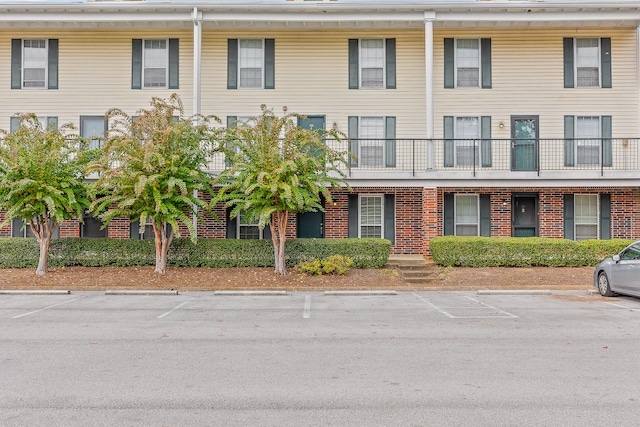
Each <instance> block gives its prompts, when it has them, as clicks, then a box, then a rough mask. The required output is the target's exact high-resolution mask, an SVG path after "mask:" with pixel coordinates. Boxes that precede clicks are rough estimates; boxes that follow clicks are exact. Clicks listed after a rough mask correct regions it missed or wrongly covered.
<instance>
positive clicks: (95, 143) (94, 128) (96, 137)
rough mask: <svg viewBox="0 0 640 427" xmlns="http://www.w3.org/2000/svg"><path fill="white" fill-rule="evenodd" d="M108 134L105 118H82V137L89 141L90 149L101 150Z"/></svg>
mask: <svg viewBox="0 0 640 427" xmlns="http://www.w3.org/2000/svg"><path fill="white" fill-rule="evenodd" d="M106 132H107V121H106V120H105V118H104V116H80V136H81V137H82V138H84V139H85V140H87V141H89V148H100V147H101V146H102V139H103V138H104V136H105V133H106Z"/></svg>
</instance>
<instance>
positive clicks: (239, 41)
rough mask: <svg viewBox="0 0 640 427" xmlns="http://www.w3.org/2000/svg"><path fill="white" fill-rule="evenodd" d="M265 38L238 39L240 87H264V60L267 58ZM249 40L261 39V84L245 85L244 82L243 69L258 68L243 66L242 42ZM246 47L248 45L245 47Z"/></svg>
mask: <svg viewBox="0 0 640 427" xmlns="http://www.w3.org/2000/svg"><path fill="white" fill-rule="evenodd" d="M264 40H265V39H238V89H248V90H251V89H264V60H265V54H266V50H265V45H264V44H265V42H264ZM247 41H260V43H261V56H260V86H244V85H243V84H242V77H241V75H242V70H243V69H244V68H252V69H253V68H256V67H247V66H243V61H242V50H243V47H242V42H247ZM244 49H246V47H245V48H244Z"/></svg>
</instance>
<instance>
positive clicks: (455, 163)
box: [210, 138, 640, 180]
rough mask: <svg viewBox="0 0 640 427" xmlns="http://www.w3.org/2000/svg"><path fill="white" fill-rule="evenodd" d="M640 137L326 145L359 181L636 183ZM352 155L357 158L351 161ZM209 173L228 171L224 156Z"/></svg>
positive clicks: (356, 141) (353, 141) (364, 141)
mask: <svg viewBox="0 0 640 427" xmlns="http://www.w3.org/2000/svg"><path fill="white" fill-rule="evenodd" d="M639 142H640V139H639V138H606V139H598V138H595V139H594V138H590V139H531V140H522V139H519V140H512V139H478V140H469V139H447V140H444V139H375V140H374V139H349V140H346V139H345V140H343V141H335V140H327V144H329V146H330V147H331V148H333V149H335V150H337V151H341V152H344V154H345V158H348V164H349V166H348V167H346V168H344V172H345V174H346V176H347V178H349V179H350V180H358V179H365V180H371V179H385V180H389V179H400V180H402V179H405V180H419V179H437V180H455V179H464V180H484V179H489V180H492V179H493V180H505V179H506V180H540V179H550V180H556V179H597V180H602V179H613V180H616V179H626V178H632V179H638V178H640V176H639V174H638V172H639V171H640V169H639V161H638V154H639V153H638V146H639ZM348 152H353V153H354V156H348V154H347V153H348ZM216 156H219V157H216V158H214V159H212V162H211V163H210V170H211V171H212V172H216V171H219V170H221V169H222V168H224V165H225V163H224V158H223V156H222V154H217V155H216Z"/></svg>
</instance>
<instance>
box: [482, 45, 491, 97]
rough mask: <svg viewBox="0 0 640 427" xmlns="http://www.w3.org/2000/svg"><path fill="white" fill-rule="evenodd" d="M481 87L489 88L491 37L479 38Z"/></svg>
mask: <svg viewBox="0 0 640 427" xmlns="http://www.w3.org/2000/svg"><path fill="white" fill-rule="evenodd" d="M480 68H481V72H482V89H491V84H492V83H491V39H480Z"/></svg>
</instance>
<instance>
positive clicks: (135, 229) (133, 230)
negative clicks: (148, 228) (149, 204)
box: [129, 221, 140, 239]
mask: <svg viewBox="0 0 640 427" xmlns="http://www.w3.org/2000/svg"><path fill="white" fill-rule="evenodd" d="M129 238H131V239H139V238H140V221H132V222H130V223H129Z"/></svg>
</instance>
